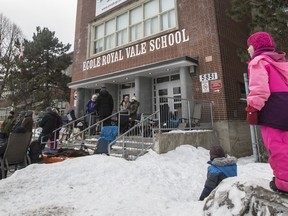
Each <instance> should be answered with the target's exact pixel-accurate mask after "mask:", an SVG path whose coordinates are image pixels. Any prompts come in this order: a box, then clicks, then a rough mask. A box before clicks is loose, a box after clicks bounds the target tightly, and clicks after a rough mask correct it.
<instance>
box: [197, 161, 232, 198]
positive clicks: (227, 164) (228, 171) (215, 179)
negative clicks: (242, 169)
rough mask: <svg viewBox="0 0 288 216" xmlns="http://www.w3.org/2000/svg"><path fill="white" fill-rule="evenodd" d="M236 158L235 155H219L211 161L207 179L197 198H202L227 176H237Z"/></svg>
mask: <svg viewBox="0 0 288 216" xmlns="http://www.w3.org/2000/svg"><path fill="white" fill-rule="evenodd" d="M236 162H237V159H236V158H235V157H219V158H215V159H213V160H212V161H208V162H207V163H208V164H210V166H209V167H208V172H207V180H206V182H205V185H204V189H203V191H202V193H201V196H200V198H199V200H201V201H202V200H204V199H205V198H206V197H207V196H209V194H210V193H211V192H212V190H214V189H215V188H216V187H217V186H218V185H219V183H220V182H221V181H222V180H223V179H225V178H228V177H234V176H237V164H236Z"/></svg>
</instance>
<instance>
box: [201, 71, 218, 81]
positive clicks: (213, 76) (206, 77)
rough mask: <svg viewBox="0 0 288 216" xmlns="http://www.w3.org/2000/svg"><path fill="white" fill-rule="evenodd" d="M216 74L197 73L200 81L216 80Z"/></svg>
mask: <svg viewBox="0 0 288 216" xmlns="http://www.w3.org/2000/svg"><path fill="white" fill-rule="evenodd" d="M217 79H218V74H217V73H207V74H201V75H199V80H200V82H203V81H209V80H217Z"/></svg>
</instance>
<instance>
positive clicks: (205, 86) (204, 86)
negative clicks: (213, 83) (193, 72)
mask: <svg viewBox="0 0 288 216" xmlns="http://www.w3.org/2000/svg"><path fill="white" fill-rule="evenodd" d="M201 86H202V93H208V92H209V81H205V80H204V81H202V82H201Z"/></svg>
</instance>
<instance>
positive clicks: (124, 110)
mask: <svg viewBox="0 0 288 216" xmlns="http://www.w3.org/2000/svg"><path fill="white" fill-rule="evenodd" d="M139 106H140V103H139V102H138V101H137V99H136V97H135V96H133V97H132V100H131V101H130V100H129V96H125V97H124V98H123V100H122V102H121V103H120V105H119V110H120V111H121V114H122V115H121V117H120V127H121V132H122V133H123V132H125V131H126V130H127V129H128V128H129V127H131V126H133V125H134V123H135V120H136V118H137V111H138V107H139ZM113 107H114V101H113V98H112V96H111V94H110V93H109V92H108V90H107V89H106V87H102V88H101V90H100V92H99V94H93V95H92V97H91V99H90V100H89V101H88V102H87V104H86V111H85V113H86V114H91V116H89V118H87V119H86V121H87V122H89V124H88V126H90V125H94V124H95V123H96V121H102V120H104V119H106V118H108V117H109V116H111V115H112V112H113ZM103 126H111V118H108V119H106V120H104V121H103ZM99 130H100V128H99V127H93V128H91V129H90V135H95V134H96V133H97V132H99Z"/></svg>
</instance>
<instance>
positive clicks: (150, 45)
mask: <svg viewBox="0 0 288 216" xmlns="http://www.w3.org/2000/svg"><path fill="white" fill-rule="evenodd" d="M189 40H190V37H189V35H187V34H186V29H182V30H179V31H176V32H172V33H170V34H166V35H162V36H160V37H156V38H153V39H151V40H149V41H145V42H142V43H138V44H135V45H132V46H129V47H126V48H123V49H120V50H116V51H114V52H111V53H108V54H105V55H102V56H98V57H95V58H93V59H90V60H87V61H85V62H83V71H87V70H91V69H94V68H98V67H101V66H104V65H108V64H111V63H115V62H119V61H123V60H125V59H131V58H134V57H137V56H140V55H144V54H146V53H149V52H155V51H158V50H161V49H165V48H167V47H171V46H174V45H178V44H181V43H185V42H187V41H189Z"/></svg>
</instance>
